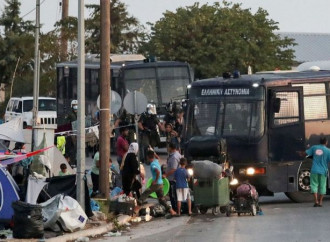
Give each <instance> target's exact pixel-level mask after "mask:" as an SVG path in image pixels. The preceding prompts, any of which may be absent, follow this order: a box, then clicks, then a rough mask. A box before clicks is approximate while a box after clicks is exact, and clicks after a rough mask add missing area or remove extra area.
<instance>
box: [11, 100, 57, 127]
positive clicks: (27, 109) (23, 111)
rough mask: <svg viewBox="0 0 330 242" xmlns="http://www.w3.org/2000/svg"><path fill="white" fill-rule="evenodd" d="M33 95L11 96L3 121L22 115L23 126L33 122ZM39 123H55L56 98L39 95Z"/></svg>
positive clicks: (28, 125) (29, 125)
mask: <svg viewBox="0 0 330 242" xmlns="http://www.w3.org/2000/svg"><path fill="white" fill-rule="evenodd" d="M32 109H33V97H12V98H11V99H10V100H9V102H8V104H7V108H6V113H5V122H8V121H10V120H12V119H14V118H17V117H22V120H23V128H27V127H31V126H32V124H33V120H32V118H33V114H32ZM37 122H39V123H40V124H57V114H56V98H51V97H39V107H38V120H37Z"/></svg>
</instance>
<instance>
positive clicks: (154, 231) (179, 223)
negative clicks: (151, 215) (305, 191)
mask: <svg viewBox="0 0 330 242" xmlns="http://www.w3.org/2000/svg"><path fill="white" fill-rule="evenodd" d="M161 158H162V160H163V161H162V163H164V162H165V160H166V154H165V153H164V152H163V153H162V155H161ZM145 168H146V171H149V166H146V167H145ZM260 203H261V208H262V210H263V213H264V215H259V216H255V217H253V216H249V215H243V216H240V217H239V216H237V214H233V215H232V216H231V217H226V216H225V215H220V217H215V216H213V215H212V214H211V210H209V211H208V213H207V214H206V215H197V216H193V217H188V216H181V217H179V218H172V219H165V218H156V219H153V220H152V221H150V222H148V223H145V222H142V223H139V224H138V225H132V226H131V228H130V231H128V232H123V233H122V236H120V237H102V238H99V239H97V240H98V241H116V242H122V241H133V242H146V241H180V242H184V241H187V242H188V241H189V242H195V241H196V242H201V241H205V242H213V241H214V242H219V241H224V242H236V241H237V242H250V241H251V242H264V241H267V242H278V241H280V242H287V241H288V242H291V241H292V242H314V241H315V242H322V241H330V229H329V225H330V198H325V201H324V206H323V207H322V208H314V207H313V204H312V203H293V202H291V201H290V200H289V199H288V198H287V197H286V196H285V195H284V194H283V193H279V194H275V196H274V197H261V198H260Z"/></svg>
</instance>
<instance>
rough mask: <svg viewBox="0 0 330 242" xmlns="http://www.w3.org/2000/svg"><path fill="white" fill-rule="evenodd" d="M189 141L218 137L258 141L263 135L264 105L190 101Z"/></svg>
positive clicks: (250, 102) (240, 102) (219, 101)
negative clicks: (208, 136)
mask: <svg viewBox="0 0 330 242" xmlns="http://www.w3.org/2000/svg"><path fill="white" fill-rule="evenodd" d="M189 106H190V108H189V113H188V133H187V136H188V137H192V136H200V135H218V136H221V137H236V138H247V139H249V140H250V139H258V138H260V137H261V136H262V135H263V133H264V121H265V114H264V101H252V100H249V101H247V100H244V101H243V100H241V101H239V100H235V101H229V100H226V101H224V100H222V101H221V100H209V101H205V100H204V101H202V100H200V101H198V100H192V101H190V103H189Z"/></svg>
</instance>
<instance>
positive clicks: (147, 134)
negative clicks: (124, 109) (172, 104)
mask: <svg viewBox="0 0 330 242" xmlns="http://www.w3.org/2000/svg"><path fill="white" fill-rule="evenodd" d="M138 126H139V130H140V134H141V139H140V142H139V147H140V158H141V159H140V160H141V161H142V162H145V161H147V159H146V157H145V156H146V152H147V150H148V148H149V146H151V147H152V148H154V147H155V146H157V145H158V143H159V142H160V140H159V139H160V138H159V134H158V131H157V126H158V128H159V129H160V130H164V127H163V126H162V124H161V123H160V121H159V119H158V118H157V115H156V114H155V112H154V111H153V107H152V105H150V104H148V106H147V111H146V112H144V113H142V114H141V116H140V119H139V121H138Z"/></svg>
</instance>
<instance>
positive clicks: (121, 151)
mask: <svg viewBox="0 0 330 242" xmlns="http://www.w3.org/2000/svg"><path fill="white" fill-rule="evenodd" d="M119 132H120V136H119V137H118V139H117V144H116V151H117V161H118V165H119V167H120V166H121V162H122V160H123V156H124V155H125V153H126V152H127V151H128V141H127V140H126V137H127V136H128V128H127V127H121V128H120V129H119Z"/></svg>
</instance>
